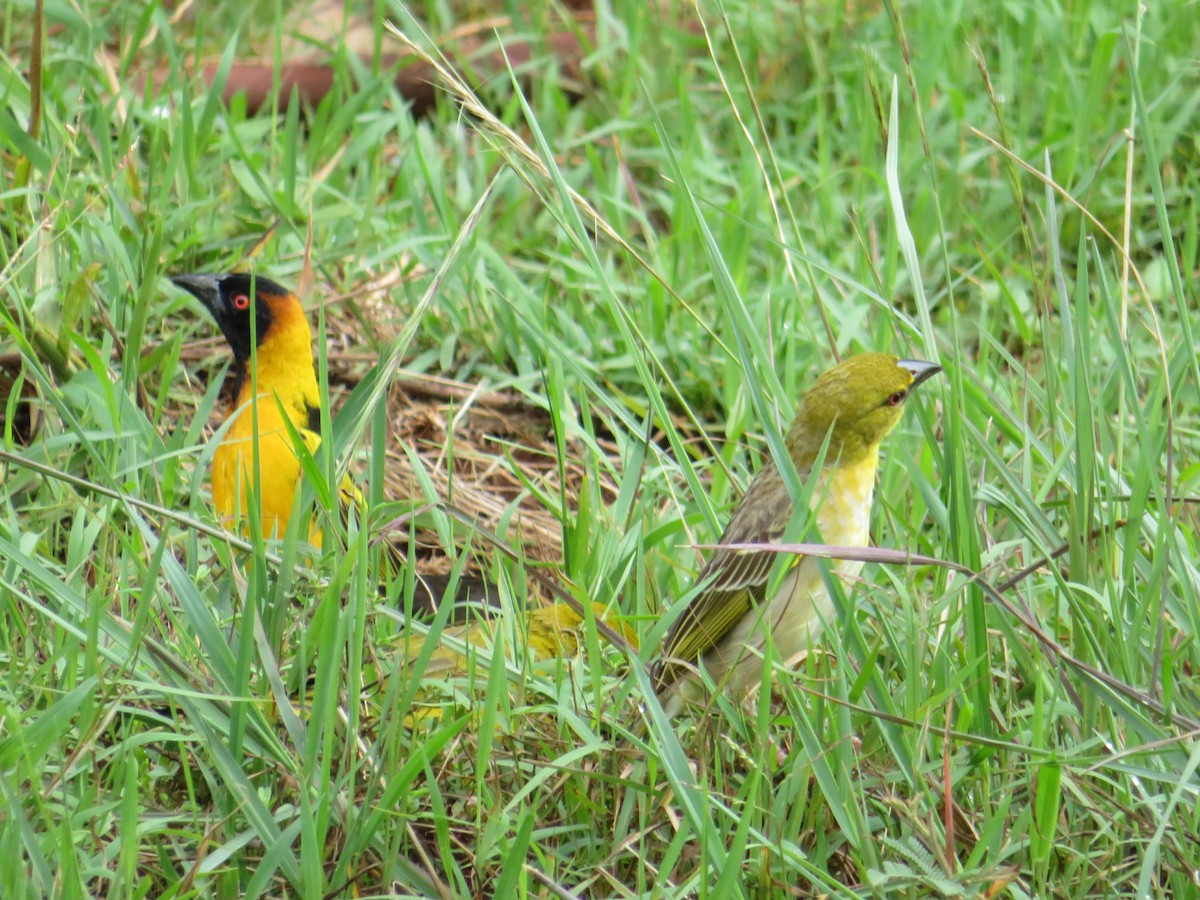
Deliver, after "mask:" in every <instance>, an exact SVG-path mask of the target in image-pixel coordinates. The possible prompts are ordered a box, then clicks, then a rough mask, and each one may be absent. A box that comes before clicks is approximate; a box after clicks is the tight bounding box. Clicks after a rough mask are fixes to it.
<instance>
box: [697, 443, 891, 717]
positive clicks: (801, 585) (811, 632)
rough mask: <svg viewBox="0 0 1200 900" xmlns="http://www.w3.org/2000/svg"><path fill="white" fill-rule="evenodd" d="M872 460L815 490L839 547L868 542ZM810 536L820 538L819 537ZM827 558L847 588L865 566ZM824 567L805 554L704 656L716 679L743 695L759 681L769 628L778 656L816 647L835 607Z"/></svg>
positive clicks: (827, 533)
mask: <svg viewBox="0 0 1200 900" xmlns="http://www.w3.org/2000/svg"><path fill="white" fill-rule="evenodd" d="M873 462H874V461H873V460H872V465H870V466H865V467H862V468H863V469H866V471H854V470H851V471H849V472H844V471H839V472H837V473H835V474H834V475H833V476H832V477H831V478H830V480H829V485H828V488H827V489H825V490H821V489H818V490H816V491H814V493H813V503H814V505H818V504H819V506H818V509H817V524H818V526H819V527H820V529H821V536H820V542H821V543H824V544H827V545H830V546H838V547H865V546H866V545H867V542H868V539H869V533H870V520H871V495H872V492H873V490H874V483H875V466H874V464H873ZM809 540H811V541H813V542H816V541H817V538H816V537H815V536H813V537H811V538H809ZM825 562H826V565H828V566H829V568H830V569H831V570H832V572H833V573H834V574H835V575H836V576H837V577H838V578H840V579H841V580H842V582H843V583H844V584H845V585H846V586H847V588H849V586H850V584H851V583H852V582H853V581H854V580H855V579H856V578H857V577H858V573H859V572H860V571H861V570H862V565H863V564H862V562H861V561H859V560H847V559H837V560H827V561H825ZM821 569H822V563H821V561H819V560H816V559H813V558H811V557H806V558H804V559H801V560H800V562H799V563H798V564H797V565H795V566H793V567H792V569H791V571H789V572H788V573H787V575H786V576H784V579H783V582H782V584H781V585H780V588H779V590H778V591H777V592H776V593H775V595H774V596H773V597H772V598H771V600H770V602H768V603H767V604H766V606H765V607H763V608H760V609H759V610H757V611H755V612H751V614H749V615H747V616H745V617H744V618H743V619H742V620H741V621H740V622H738V624H737V625H735V626H734V628H733V629H732V630H731V631H730V632H729V634H727V635H726V636H725V638H724V640H722V641H721V643H720V644H719V645H718V646H717V647H715V648H714V649H713V650H712V651H710V652H709V653H708V654H707V655H706V657H705V660H704V662H705V665H706V666H707V668H708V672H709V674H710V675H711V676H712V678H713V679H714V681H717V682H718V683H719V682H720V681H721V679H723V678H724V679H726V680H725V684H726V685H727V688H728V690H729V691H731V692H732V693H733V695H734V696H739V697H740V696H742V695H744V694H745V692H746V691H748V690H749V689H751V688H752V687H754V686H755V685H757V684H759V683H760V682H761V678H762V659H763V647H764V646H765V644H766V639H767V634H768V632H769V633H770V635H771V640H772V642H773V644H774V646H775V655H776V657H777V658H779V659H782V660H789V659H791V658H792V657H794V656H796V655H798V654H800V653H803V652H805V651H807V650H808V649H809V648H810V647H812V645H813V643H814V642H815V641H816V638H817V636H818V635H819V634H820V631H821V628H822V626H823V625H824V624H825V623H826V622H828V621H830V619H831V618H832V616H833V612H834V610H833V601H832V599H831V598H830V596H829V591H828V590H827V589H826V586H825V580H824V578H823V577H822V574H821Z"/></svg>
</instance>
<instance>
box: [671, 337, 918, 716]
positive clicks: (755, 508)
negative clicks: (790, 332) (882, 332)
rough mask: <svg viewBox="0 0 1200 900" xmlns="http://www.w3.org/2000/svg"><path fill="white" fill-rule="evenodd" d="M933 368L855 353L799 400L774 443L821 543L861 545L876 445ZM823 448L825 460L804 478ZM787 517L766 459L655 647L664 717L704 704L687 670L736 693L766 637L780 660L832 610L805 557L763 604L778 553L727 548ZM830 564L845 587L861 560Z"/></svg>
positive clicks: (756, 666)
mask: <svg viewBox="0 0 1200 900" xmlns="http://www.w3.org/2000/svg"><path fill="white" fill-rule="evenodd" d="M938 370H939V367H938V366H935V365H932V364H930V363H923V362H916V361H910V360H898V359H896V357H894V356H886V355H884V354H881V353H864V354H861V355H860V356H855V357H851V358H850V359H847V360H845V361H844V362H842V363H839V364H838V365H837V366H835V367H834V368H832V369H830V370H829V371H828V372H826V373H824V374H823V375H822V376H821V377H820V378H819V379H817V382H816V384H814V385H813V387H812V388H811V389H810V390H809V392H808V393H807V394H806V395H805V397H804V399H803V401H802V402H801V404H800V409H799V410H798V412H797V414H796V418H795V420H794V421H793V422H792V425H791V428H790V429H789V430H788V433H787V436H786V439H785V444H786V447H787V450H788V455H789V457H790V458H791V463H792V465H793V466H795V469H796V473H797V474H798V475H799V478H800V481H801V483H808V484H811V486H812V492H811V501H810V509H811V511H812V513H813V514H814V515H815V518H816V525H817V529H818V530H819V532H820V541H821V542H822V543H824V544H827V545H832V546H840V547H865V546H866V544H867V541H868V537H869V533H868V528H869V524H870V516H871V495H872V492H873V490H874V484H875V470H876V469H877V467H878V464H879V445H880V443H881V442H882V441H883V439H884V437H886V436H887V434H888V433H889V432H890V431H891V430H892V429H893V428H894V427H895V426H896V423H897V422H898V421H899V419H900V412H901V409H902V407H903V403H904V400H905V399H906V398H907V397H908V394H909V392H910V391H911V390H912V389H913V388H914V387H916V386H917V385H919V384H920V383H921V382H922V381H923V380H925V379H926V378H928V377H929V376H930V375H932V374H933V373H934V372H936V371H938ZM826 442H828V443H826ZM822 447H825V455H824V457H823V459H822V464H821V467H820V468H819V469H817V470H816V472H815V473H814V468H815V467H816V466H817V462H818V458H819V457H820V454H821V450H822ZM794 511H795V504H794V503H793V501H792V498H791V494H790V493H789V491H788V488H787V482H786V481H785V479H784V477H783V475H782V474H781V473H780V471H779V469H778V468H777V467H776V466H775V463H774V461H769V462H768V463H767V465H766V466H764V467H763V470H762V471H761V472H759V474H758V475H757V476H756V477H755V479H754V481H753V482H751V484H750V487H749V488H748V489H747V491H746V494H745V496H744V497H743V498H742V501H741V503H739V504H738V507H737V509H736V510H735V511H734V513H733V516H732V517H731V518H730V521H729V525H728V527H727V528H726V529H725V532H724V533H723V534H722V535H721V539H720V541H719V542H718V546H717V549H716V550H715V551H714V552H713V555H712V557H711V558H710V559H709V561H708V564H707V565H706V566H705V568H704V571H703V572H701V573H700V576H699V583H700V584H701V586H702V587H701V590H700V592H699V593H698V594H697V595H696V596H695V597H694V598H693V599H692V601H691V603H690V604H689V605H688V607H687V608H686V609H684V610H683V612H682V614H681V615H680V616H679V618H677V619H676V620H675V622H674V623H673V625H672V627H671V629H670V631H668V632H667V636H666V638H665V639H664V641H663V653H662V657H663V658H662V660H661V661H660V662H659V663H658V665H657V666H656V669H655V680H656V684H657V688H658V692H659V696H660V698H661V700H662V702H663V705H664V708H665V710H666V712H667V713H668V715H677V714H678V713H679V712H681V711H682V710H683V709H684V708H685V707H686V706H687V705H688V704H689V703H690V702H693V701H696V700H699V699H701V698H702V697H703V692H702V690H700V684H701V682H700V681H699V679H698V678H697V677H696V675H697V672H698V669H697V664H700V665H703V667H704V668H705V669H706V670H707V672H708V675H709V676H710V677H711V678H712V679H713V680H714V681H715V682H716V683H718V684H720V685H722V686H723V687H725V688H726V689H727V690H728V691H729V692H730V693H731V694H733V695H735V696H741V695H743V694H744V693H745V692H746V691H747V690H749V689H750V688H752V687H754V686H755V685H757V684H758V683H760V680H761V675H762V658H763V656H762V651H763V648H764V647H765V646H766V642H767V636H768V635H770V639H771V641H772V643H773V644H774V646H775V651H776V654H777V655H778V656H779V657H780V658H782V659H788V658H790V657H792V656H795V655H796V654H797V653H800V652H801V651H803V650H805V649H806V648H807V647H808V646H809V645H810V644H811V642H812V640H813V639H814V638H815V637H816V635H817V633H818V631H819V630H820V628H821V625H822V623H823V622H825V621H827V620H828V619H829V618H830V616H831V615H832V614H833V608H832V601H831V599H830V596H829V591H828V589H827V587H826V584H825V580H824V578H823V576H822V573H821V564H820V563H819V562H818V561H817V560H816V559H813V558H808V557H792V558H791V559H790V560H787V561H785V562H784V563H783V564H784V565H790V568H789V569H788V570H787V572H786V574H785V575H784V577H783V580H782V583H781V584H780V585H779V587H778V589H777V590H776V591H775V592H774V593H773V594H772V595H771V596H770V597H768V596H767V590H768V588H769V581H770V576H771V572H772V570H773V568H774V566H775V564H776V561H777V560H778V559H779V554H778V553H775V552H773V551H771V550H768V549H761V550H745V549H733V548H732V546H731V545H741V544H772V543H778V542H779V541H781V540H782V539H783V537H784V532H785V530H786V529H787V527H788V525H789V523H790V522H791V520H792V518H793V513H794ZM812 540H816V538H815V537H814V538H812ZM831 566H832V569H833V572H834V574H835V575H837V576H838V577H840V578H842V579H844V580H846V581H850V580H852V579H854V578H855V577H857V575H858V573H859V571H860V569H861V568H862V563H861V562H858V561H854V560H835V561H833V562H832V563H831Z"/></svg>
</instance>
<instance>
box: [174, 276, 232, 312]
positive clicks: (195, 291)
mask: <svg viewBox="0 0 1200 900" xmlns="http://www.w3.org/2000/svg"><path fill="white" fill-rule="evenodd" d="M171 283H172V284H174V285H175V286H176V287H181V288H183V289H184V290H185V291H187V292H188V293H189V294H191V295H192V296H193V297H195V298H196V299H197V300H199V301H200V302H201V303H203V304H204V308H205V309H207V310H208V311H209V312H210V313H212V314H213V315H216V312H217V302H218V301H219V300H220V298H221V277H220V276H219V275H172V276H171Z"/></svg>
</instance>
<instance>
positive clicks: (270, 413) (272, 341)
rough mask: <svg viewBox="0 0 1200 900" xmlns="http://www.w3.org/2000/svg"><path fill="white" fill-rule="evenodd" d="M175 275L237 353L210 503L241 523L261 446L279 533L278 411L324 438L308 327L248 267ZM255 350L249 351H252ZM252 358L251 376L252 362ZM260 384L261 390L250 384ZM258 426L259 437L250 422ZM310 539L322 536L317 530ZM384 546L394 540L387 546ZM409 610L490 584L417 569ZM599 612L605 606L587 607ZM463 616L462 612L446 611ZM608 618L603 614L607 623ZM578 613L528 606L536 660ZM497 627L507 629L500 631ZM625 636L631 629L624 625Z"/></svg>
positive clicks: (268, 521) (291, 494)
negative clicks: (452, 582)
mask: <svg viewBox="0 0 1200 900" xmlns="http://www.w3.org/2000/svg"><path fill="white" fill-rule="evenodd" d="M171 280H172V282H174V283H175V284H176V285H177V286H179V287H181V288H183V289H184V290H186V291H188V292H189V293H191V294H192V296H194V297H195V298H196V299H197V300H199V301H200V302H201V303H202V304H203V305H204V308H205V309H207V310H208V312H209V313H210V314H211V315H212V317H213V319H215V320H216V323H217V325H218V326H219V327H220V329H221V333H222V334H223V335H224V336H225V340H226V341H227V342H228V343H229V346H230V349H231V350H232V351H233V357H234V366H235V368H234V371H233V379H234V382H233V391H232V393H233V400H232V409H231V411H230V417H231V418H232V419H233V421H232V422H230V424H229V428H228V430H227V431H226V432H225V436H224V438H223V439H222V441H221V444H220V445H219V446H218V447H217V449H216V451H215V452H214V454H213V466H212V498H213V506H214V507H215V508H216V511H217V514H218V515H219V516H220V518H221V521H222V523H223V524H224V525H225V526H226V527H227V528H238V527H241V528H242V529H243V530H245V513H246V512H247V511H248V510H249V509H250V503H249V502H248V501H249V495H250V494H251V492H253V490H254V485H255V478H256V474H255V468H256V467H255V462H254V448H255V446H256V445H257V449H258V460H259V465H258V466H257V469H258V472H257V479H258V481H257V484H258V488H259V490H258V493H257V495H256V497H257V501H258V508H259V511H260V513H261V524H262V534H263V536H264V537H265V538H271V537H281V536H282V535H283V533H284V531H285V530H286V528H287V524H288V521H289V519H290V518H291V515H292V507H293V504H294V502H295V495H296V490H297V487H298V485H299V479H300V474H301V467H300V460H299V458H298V457H297V455H296V449H295V446H294V445H293V443H292V436H291V435H290V434H289V431H288V427H287V424H285V422H284V417H286V418H287V421H288V422H290V424H291V426H292V427H293V428H294V429H295V430H296V431H297V432H298V433H299V435H300V436H301V438H302V439H303V441H304V443H305V445H306V446H307V447H308V449H309V451H310V452H312V451H314V450H316V448H317V447H318V446H319V445H320V443H321V437H320V427H321V424H320V423H321V395H320V391H319V389H318V383H317V375H316V368H315V363H314V358H313V350H312V329H311V327H310V326H309V322H308V317H307V316H306V315H305V313H304V309H303V308H302V307H301V306H300V301H299V300H298V299H297V298H296V296H295V295H294V294H293V293H292V292H291V291H289V290H287V289H286V288H284V287H283V286H282V285H279V284H277V283H276V282H274V281H271V280H269V279H267V278H263V277H256V276H251V275H248V274H240V273H235V274H229V275H177V276H175V277H173V278H172V279H171ZM252 347H253V348H254V352H253V355H252V353H251V348H252ZM252 361H255V362H256V365H257V372H256V373H254V374H255V375H256V377H252V374H251V364H252ZM254 385H256V386H257V390H258V394H257V396H254V395H253V393H252V391H253V387H252V386H254ZM256 425H257V435H256V433H255V427H256ZM341 501H342V503H343V504H361V502H362V495H361V493H360V492H359V491H358V490H357V488H356V487H355V486H354V484H353V483H352V482H351V481H350V480H349V479H347V480H346V481H344V482H343V484H342V485H341ZM311 540H312V543H314V544H319V543H320V534H319V532H314V533H313V535H312V538H311ZM389 546H390V545H389ZM391 549H392V550H393V553H392V554H391V560H392V562H393V564H394V565H396V566H403V565H407V559H406V557H405V556H404V554H403V553H402V552H400V551H399V550H397V549H396V548H394V547H392V548H391ZM415 583H416V590H415V592H414V597H413V609H414V610H415V611H418V612H425V613H431V612H433V611H434V610H436V608H437V607H438V605H440V604H441V603H442V602H443V598H444V599H445V601H447V602H455V603H466V602H471V603H474V604H476V605H478V604H479V603H482V602H484V601H486V600H490V601H492V602H493V603H494V601H495V600H496V599H497V597H496V592H495V588H494V586H491V585H488V584H487V583H486V582H484V581H482V580H481V579H477V578H471V577H466V576H463V577H462V578H460V579H459V581H458V585H457V592H456V595H455V596H454V597H449V596H446V593H447V591H448V589H449V579H448V577H447V576H444V575H424V574H419V575H417V576H416V578H415ZM592 607H593V609H594V611H595V612H596V615H597V617H599V618H601V619H604V617H605V616H606V615H607V609H606V607H605V606H604V605H603V604H599V603H594V604H592ZM451 618H452V621H461V619H462V618H463V617H462V616H452V617H451ZM606 621H607V620H606ZM582 622H583V618H582V616H580V614H579V612H578V611H576V610H575V609H574V608H572V607H571V606H568V605H567V604H565V603H561V602H560V603H554V604H552V605H549V606H543V607H538V608H537V609H533V610H530V611H529V613H528V620H527V622H526V623H525V632H524V635H525V640H526V644H527V646H528V648H529V650H530V652H531V654H532V655H533V657H534V658H535V659H547V658H550V657H554V656H560V655H567V656H569V655H572V654H574V653H575V652H576V649H577V647H578V635H577V634H576V632H577V631H578V630H579V628H580V626H581V625H582ZM497 630H498V631H502V630H504V629H497ZM446 632H447V633H448V634H451V635H452V636H454V637H456V638H458V639H460V640H463V641H465V642H466V643H470V644H475V645H483V644H486V643H488V642H489V637H488V636H486V635H484V634H483V632H482V631H481V629H479V628H477V627H475V626H474V625H472V626H471V627H467V626H455V627H450V628H447V629H446ZM625 635H626V637H629V636H630V635H631V632H629V631H628V629H625ZM442 649H443V648H438V651H439V652H438V653H437V654H436V655H435V657H434V659H432V660H431V661H430V669H431V671H432V670H435V669H436V670H438V671H446V670H447V669H452V670H455V671H457V670H459V668H460V664H461V662H462V660H461V656H459V655H458V654H453V653H450V652H449V651H447V652H445V653H443V652H441V651H442Z"/></svg>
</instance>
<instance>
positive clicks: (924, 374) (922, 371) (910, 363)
mask: <svg viewBox="0 0 1200 900" xmlns="http://www.w3.org/2000/svg"><path fill="white" fill-rule="evenodd" d="M896 365H898V366H899V367H900V368H902V369H908V371H910V372H912V377H913V380H912V384H910V385H909V386H908V389H909V390H910V391H911V390H912V389H913V388H915V387H917V386H918V385H919V384H920V383H921V382H922V381H924V380H925V379H927V378H929V377H930V376H931V375H936V374H937V373H938V372H940V371H942V367H941V366H939V365H938V364H937V363H931V362H924V361H922V360H919V359H902V360H900V361H899V362H898V363H896Z"/></svg>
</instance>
